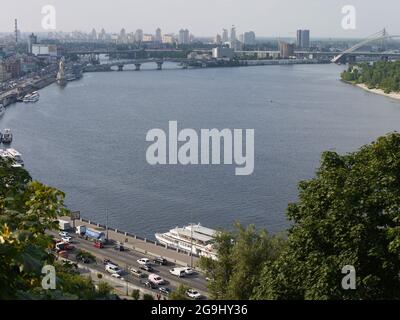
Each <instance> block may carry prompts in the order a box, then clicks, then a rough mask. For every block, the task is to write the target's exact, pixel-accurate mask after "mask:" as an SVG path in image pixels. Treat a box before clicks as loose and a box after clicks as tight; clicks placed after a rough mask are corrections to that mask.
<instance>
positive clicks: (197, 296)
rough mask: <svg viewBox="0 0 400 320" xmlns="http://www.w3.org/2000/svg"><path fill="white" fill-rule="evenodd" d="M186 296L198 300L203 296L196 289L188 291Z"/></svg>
mask: <svg viewBox="0 0 400 320" xmlns="http://www.w3.org/2000/svg"><path fill="white" fill-rule="evenodd" d="M186 295H187V296H188V297H189V298H192V299H196V300H197V299H200V298H201V294H200V293H199V292H198V291H196V290H194V289H189V290H188V291H186Z"/></svg>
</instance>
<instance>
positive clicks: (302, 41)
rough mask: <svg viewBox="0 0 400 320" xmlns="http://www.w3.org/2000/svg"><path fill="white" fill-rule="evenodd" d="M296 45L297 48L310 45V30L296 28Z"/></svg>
mask: <svg viewBox="0 0 400 320" xmlns="http://www.w3.org/2000/svg"><path fill="white" fill-rule="evenodd" d="M296 45H297V47H298V48H309V47H310V30H297V41H296Z"/></svg>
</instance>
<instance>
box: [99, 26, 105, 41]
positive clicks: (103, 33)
mask: <svg viewBox="0 0 400 320" xmlns="http://www.w3.org/2000/svg"><path fill="white" fill-rule="evenodd" d="M106 37H107V36H106V30H104V28H102V29H101V31H100V33H99V40H100V41H105V40H106Z"/></svg>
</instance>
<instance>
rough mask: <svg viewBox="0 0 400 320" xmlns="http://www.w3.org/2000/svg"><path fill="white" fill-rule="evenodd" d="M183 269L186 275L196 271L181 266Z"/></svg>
mask: <svg viewBox="0 0 400 320" xmlns="http://www.w3.org/2000/svg"><path fill="white" fill-rule="evenodd" d="M183 270H184V271H185V274H187V275H192V274H195V273H196V272H195V271H194V270H193V269H192V268H189V267H188V268H183Z"/></svg>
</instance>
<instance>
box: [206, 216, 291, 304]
mask: <svg viewBox="0 0 400 320" xmlns="http://www.w3.org/2000/svg"><path fill="white" fill-rule="evenodd" d="M283 246H284V240H283V238H282V237H281V236H276V235H275V236H271V235H269V234H268V233H267V231H266V230H260V231H257V230H256V228H255V227H254V225H249V226H248V227H246V228H245V227H243V226H242V225H241V224H240V223H236V224H235V229H234V231H232V232H226V231H225V232H220V233H219V234H218V236H217V238H216V243H215V248H216V250H217V258H218V259H217V260H212V259H210V258H204V257H203V258H201V259H200V267H201V268H202V269H203V270H205V271H206V274H207V277H208V278H209V279H210V280H209V283H208V289H209V293H210V295H211V298H213V299H242V300H244V299H249V298H250V297H251V295H252V294H253V290H254V287H256V286H258V285H259V284H260V283H259V280H260V273H261V270H262V269H263V267H264V265H269V264H271V263H272V262H273V261H275V259H276V258H277V257H278V256H279V253H280V251H281V250H282V248H283Z"/></svg>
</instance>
